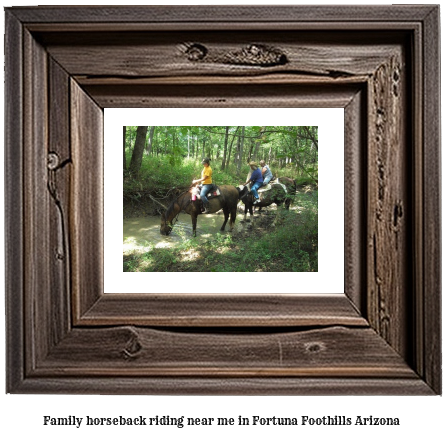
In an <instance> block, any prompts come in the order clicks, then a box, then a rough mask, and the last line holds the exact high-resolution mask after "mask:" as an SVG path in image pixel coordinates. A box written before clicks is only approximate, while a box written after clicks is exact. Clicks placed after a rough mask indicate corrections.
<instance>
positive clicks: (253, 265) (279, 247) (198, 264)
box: [123, 191, 318, 272]
mask: <svg viewBox="0 0 443 438" xmlns="http://www.w3.org/2000/svg"><path fill="white" fill-rule="evenodd" d="M276 220H277V224H276V226H275V227H273V231H270V230H269V229H267V230H265V231H263V232H261V233H258V234H254V235H252V236H250V237H246V238H244V237H242V236H241V235H240V236H235V235H234V236H233V235H232V234H229V233H226V234H222V233H217V234H216V235H214V236H212V238H211V239H210V240H208V241H205V242H201V241H199V240H198V239H194V238H192V239H186V238H184V237H183V238H182V239H183V240H182V242H181V244H179V245H178V246H177V247H175V248H154V249H150V250H149V251H147V252H146V253H144V254H130V255H126V256H125V257H124V261H123V269H124V271H144V272H177V271H188V272H191V271H193V272H258V271H262V272H264V271H266V272H316V271H317V270H318V198H317V192H316V191H311V192H310V191H307V192H306V193H298V194H297V202H296V206H295V209H292V210H289V211H286V210H283V209H281V210H280V211H279V212H278V214H277V217H276Z"/></svg>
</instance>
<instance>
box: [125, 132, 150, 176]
mask: <svg viewBox="0 0 443 438" xmlns="http://www.w3.org/2000/svg"><path fill="white" fill-rule="evenodd" d="M147 132H148V127H147V126H137V136H136V138H135V145H134V151H133V152H132V158H131V165H130V167H129V170H130V171H131V173H132V174H133V175H134V176H137V175H138V172H139V171H140V167H141V165H142V159H143V150H144V148H145V142H146V133H147Z"/></svg>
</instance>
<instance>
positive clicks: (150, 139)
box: [146, 126, 155, 155]
mask: <svg viewBox="0 0 443 438" xmlns="http://www.w3.org/2000/svg"><path fill="white" fill-rule="evenodd" d="M154 131H155V126H151V129H150V130H149V140H148V146H147V148H146V155H151V153H152V140H153V138H154Z"/></svg>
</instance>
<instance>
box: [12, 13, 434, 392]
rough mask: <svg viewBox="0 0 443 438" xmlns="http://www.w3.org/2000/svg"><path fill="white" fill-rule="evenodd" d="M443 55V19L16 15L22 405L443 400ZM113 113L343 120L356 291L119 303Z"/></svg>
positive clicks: (16, 335)
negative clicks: (108, 117)
mask: <svg viewBox="0 0 443 438" xmlns="http://www.w3.org/2000/svg"><path fill="white" fill-rule="evenodd" d="M439 59H440V53H439V9H438V6H415V7H414V6H389V7H388V6H374V7H364V6H352V7H339V6H334V7H328V6H325V7H321V6H319V7H312V6H310V7H307V6H294V7H265V6H262V7H243V6H238V7H220V6H219V7H217V6H214V7H210V6H197V7H188V6H186V7H178V6H177V7H175V6H174V7H156V6H153V7H109V8H104V7H55V8H52V7H35V8H28V7H25V8H14V7H13V8H7V9H6V72H5V79H6V86H5V94H6V95H5V104H6V109H5V113H6V123H5V127H6V135H5V150H6V155H5V164H6V177H5V179H6V185H5V193H6V200H5V205H6V223H5V226H6V300H7V392H11V393H102V394H105V393H122V394H130V393H140V394H179V393H180V394H184V393H186V394H311V395H315V394H441V302H440V290H441V289H440V287H441V286H440V273H441V271H440V269H441V266H440V244H441V239H440V108H439V98H440V71H439ZM106 107H202V108H203V107H227V108H229V107H244V108H248V107H287V108H291V107H341V108H344V109H345V111H344V112H345V131H346V132H345V157H346V158H345V187H346V188H345V236H346V237H345V242H344V245H345V273H344V275H345V291H344V292H345V294H343V293H342V292H343V291H342V290H340V291H339V290H337V291H334V284H333V283H332V284H331V286H330V287H331V290H332V291H334V292H337V293H336V294H327V295H321V296H318V295H315V296H314V295H309V293H308V292H309V291H306V294H304V295H298V294H272V295H260V296H256V295H236V294H226V295H209V294H208V295H206V294H203V295H189V294H187V295H185V294H177V293H174V294H162V295H161V296H159V295H156V294H155V293H154V292H153V291H149V289H147V293H146V294H141V295H140V294H132V295H131V294H104V290H103V108H106ZM325 244H327V242H326V243H325ZM325 292H326V291H325ZM327 292H331V291H327Z"/></svg>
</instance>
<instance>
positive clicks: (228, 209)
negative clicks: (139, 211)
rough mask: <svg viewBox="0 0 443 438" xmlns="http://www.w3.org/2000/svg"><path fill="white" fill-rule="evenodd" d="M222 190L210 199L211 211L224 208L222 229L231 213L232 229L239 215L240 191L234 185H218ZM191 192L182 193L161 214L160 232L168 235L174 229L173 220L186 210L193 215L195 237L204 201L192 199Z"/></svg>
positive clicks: (222, 229) (214, 211)
mask: <svg viewBox="0 0 443 438" xmlns="http://www.w3.org/2000/svg"><path fill="white" fill-rule="evenodd" d="M218 188H219V190H220V193H221V194H220V196H217V197H215V198H212V199H210V200H209V211H210V213H216V212H217V211H219V210H221V209H223V213H224V215H225V221H224V222H223V225H222V227H221V229H220V230H221V231H224V230H225V226H226V222H228V219H229V214H230V215H231V219H230V221H229V227H230V230H229V231H232V229H233V228H234V223H235V217H236V216H237V203H238V199H239V197H238V195H239V191H238V189H237V188H235V187H234V186H227V185H224V186H218ZM191 196H192V195H191V192H190V191H187V192H185V193H182V194H181V195H179V196H178V197H177V199H175V200H174V201H172V202H171V204H169V206H168V208H167V209H166V211H165V212H164V213H163V214H162V216H161V225H160V233H161V234H165V235H168V234H169V233H170V232H171V231H172V221H173V220H174V218H175V217H176V216H177V215H178V214H179V213H180V212H181V211H184V212H186V213H188V214H190V215H191V218H192V232H193V235H194V237H195V236H196V234H197V232H196V229H197V216H198V215H199V214H201V207H202V202H201V201H200V200H196V201H192V198H191Z"/></svg>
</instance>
